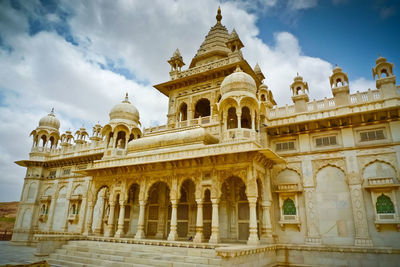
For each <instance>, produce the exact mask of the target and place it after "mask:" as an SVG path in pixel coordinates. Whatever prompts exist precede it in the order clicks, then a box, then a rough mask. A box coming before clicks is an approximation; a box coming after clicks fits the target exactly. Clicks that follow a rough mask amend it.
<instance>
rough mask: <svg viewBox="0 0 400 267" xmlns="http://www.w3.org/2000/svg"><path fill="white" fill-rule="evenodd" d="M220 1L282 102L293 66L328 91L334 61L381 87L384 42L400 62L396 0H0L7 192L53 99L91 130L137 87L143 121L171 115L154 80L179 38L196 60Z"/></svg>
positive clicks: (315, 94) (164, 76) (3, 188)
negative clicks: (376, 73) (376, 70)
mask: <svg viewBox="0 0 400 267" xmlns="http://www.w3.org/2000/svg"><path fill="white" fill-rule="evenodd" d="M219 5H220V6H221V9H222V15H223V19H222V23H223V24H224V25H225V26H226V27H227V28H228V30H229V31H231V30H232V29H233V28H235V29H236V31H237V33H238V34H239V36H240V38H241V39H242V41H243V43H244V45H245V48H244V49H243V50H242V51H243V54H244V56H245V58H246V59H247V60H248V62H249V63H250V65H252V66H254V65H255V64H256V63H257V62H258V63H259V65H260V66H261V69H262V71H263V72H264V74H265V76H266V81H265V82H266V84H267V85H268V86H269V88H270V89H272V91H273V93H274V96H275V98H276V100H277V102H278V105H280V106H281V105H285V104H291V100H290V91H289V85H290V84H291V82H292V80H293V77H294V76H295V75H296V72H299V73H300V74H301V75H302V76H303V77H304V79H305V80H306V81H307V82H308V83H309V87H310V98H311V99H313V98H316V99H319V98H322V97H325V96H327V97H331V91H330V87H329V81H328V79H329V75H330V73H331V71H332V68H333V67H334V66H335V64H338V65H339V66H341V67H342V68H343V70H344V71H345V72H348V73H349V78H350V88H351V91H352V92H355V91H357V90H360V91H361V90H367V89H368V88H375V82H374V81H373V79H372V72H371V68H372V67H373V66H374V64H375V59H376V58H377V56H378V54H382V55H383V56H385V57H386V58H388V60H389V61H390V62H393V63H394V64H395V65H399V64H400V57H399V49H398V47H399V43H400V40H399V39H400V37H399V36H400V27H398V22H399V21H400V16H399V12H400V6H399V4H398V1H389V0H387V1H385V0H371V1H353V0H324V1H322V0H320V1H318V0H253V1H244V0H236V1H218V0H201V1H190V0H175V1H174V0H151V1H150V0H149V1H141V0H132V1H130V0H118V1H94V0H93V1H78V0H73V1H68V0H65V1H47V0H46V1H44V0H43V1H39V0H29V1H22V0H21V1H16V0H15V1H14V0H0V201H12V200H19V197H20V192H21V189H22V185H23V178H24V174H25V170H24V168H22V167H19V166H17V165H15V164H14V163H13V162H14V161H16V160H20V159H26V158H27V157H28V153H29V151H30V148H31V145H32V140H31V138H30V137H29V133H30V132H31V131H32V130H33V129H34V128H35V127H36V126H37V124H38V121H39V119H40V118H41V117H42V116H44V115H46V114H47V113H49V111H50V110H51V108H52V107H54V108H55V113H56V116H57V117H58V118H59V119H60V121H61V132H64V131H65V130H68V129H71V130H72V131H74V130H76V129H77V128H79V127H81V126H82V125H84V126H85V127H86V128H87V129H89V130H90V129H91V128H92V126H93V125H94V124H95V123H97V122H98V121H99V122H100V123H101V124H103V125H104V124H105V123H107V121H108V112H109V111H110V109H111V108H112V106H113V105H114V104H116V103H118V102H120V101H121V100H122V98H123V96H124V94H125V92H128V93H129V96H130V100H131V102H132V103H133V104H134V105H135V106H136V107H137V108H138V110H139V112H140V116H141V122H142V124H143V125H144V126H145V127H149V126H153V125H161V124H164V123H165V122H166V113H167V99H166V97H165V96H163V95H162V94H160V93H159V92H158V91H157V90H156V89H154V88H152V85H154V84H157V83H161V82H165V81H167V80H168V78H169V75H168V72H169V65H168V63H167V62H166V61H167V60H168V58H169V57H171V56H172V53H173V52H174V50H175V49H176V48H179V50H180V51H181V53H182V55H183V58H184V61H185V63H186V64H187V65H189V63H190V61H191V58H192V57H193V56H194V55H195V53H196V51H197V49H198V47H199V46H200V44H201V43H202V41H203V40H204V37H205V35H206V34H207V32H208V31H209V29H210V27H211V26H213V25H214V24H215V22H216V21H215V15H216V10H217V8H218V6H219ZM395 71H396V72H395V74H396V75H398V74H399V70H398V69H395Z"/></svg>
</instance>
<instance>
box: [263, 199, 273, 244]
mask: <svg viewBox="0 0 400 267" xmlns="http://www.w3.org/2000/svg"><path fill="white" fill-rule="evenodd" d="M261 208H262V226H261V239H262V240H266V241H271V242H272V224H271V201H264V202H263V203H262V205H261Z"/></svg>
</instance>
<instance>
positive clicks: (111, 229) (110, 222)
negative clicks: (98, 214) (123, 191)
mask: <svg viewBox="0 0 400 267" xmlns="http://www.w3.org/2000/svg"><path fill="white" fill-rule="evenodd" d="M114 213H115V202H114V201H110V214H109V215H108V220H107V233H106V234H105V236H108V237H111V236H113V235H114V233H113V232H114Z"/></svg>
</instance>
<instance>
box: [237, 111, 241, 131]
mask: <svg viewBox="0 0 400 267" xmlns="http://www.w3.org/2000/svg"><path fill="white" fill-rule="evenodd" d="M236 116H237V125H238V128H239V129H241V128H242V113H241V112H236Z"/></svg>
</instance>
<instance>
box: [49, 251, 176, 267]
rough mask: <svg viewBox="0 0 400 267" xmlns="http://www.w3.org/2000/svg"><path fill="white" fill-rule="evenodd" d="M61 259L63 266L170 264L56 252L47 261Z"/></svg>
mask: <svg viewBox="0 0 400 267" xmlns="http://www.w3.org/2000/svg"><path fill="white" fill-rule="evenodd" d="M54 260H55V261H63V262H66V263H67V264H66V265H65V266H68V267H69V266H71V264H75V265H77V266H90V267H92V266H97V267H98V266H110V267H111V266H112V267H130V266H133V267H144V266H146V267H149V266H172V265H167V264H164V265H154V263H155V262H148V263H147V264H146V263H145V262H140V261H136V262H130V263H128V262H120V261H112V260H103V259H93V258H85V257H79V256H71V255H60V254H57V253H54V254H51V255H50V258H49V261H54Z"/></svg>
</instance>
